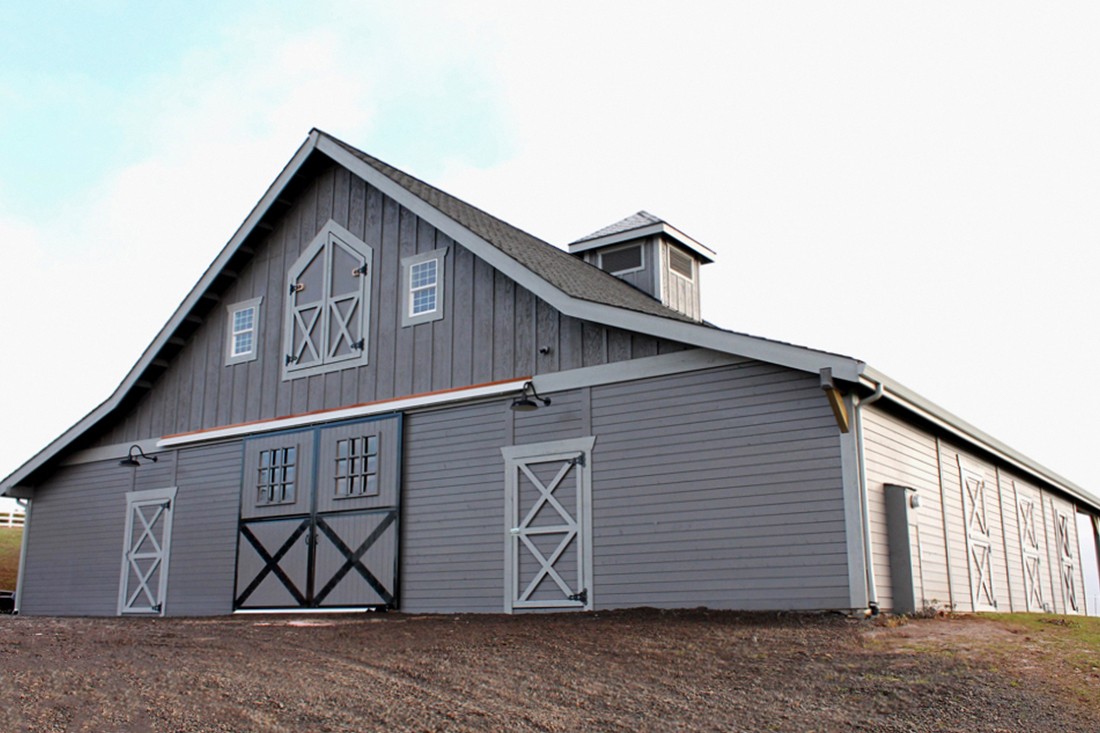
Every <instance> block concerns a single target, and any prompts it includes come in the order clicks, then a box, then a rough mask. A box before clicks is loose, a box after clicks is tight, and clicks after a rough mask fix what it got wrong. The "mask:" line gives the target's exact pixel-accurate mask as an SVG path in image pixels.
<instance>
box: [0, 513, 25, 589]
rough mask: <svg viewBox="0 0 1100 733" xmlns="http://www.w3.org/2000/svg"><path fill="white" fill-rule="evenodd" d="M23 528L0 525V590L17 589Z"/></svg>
mask: <svg viewBox="0 0 1100 733" xmlns="http://www.w3.org/2000/svg"><path fill="white" fill-rule="evenodd" d="M22 543H23V530H22V529H13V528H10V527H0V590H15V581H16V579H17V578H18V577H19V549H20V547H21V546H22Z"/></svg>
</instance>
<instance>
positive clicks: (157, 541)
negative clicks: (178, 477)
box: [118, 488, 176, 616]
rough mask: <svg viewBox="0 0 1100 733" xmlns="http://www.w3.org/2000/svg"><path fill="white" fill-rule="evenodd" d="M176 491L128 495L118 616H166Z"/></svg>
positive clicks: (144, 492) (154, 491) (156, 490)
mask: <svg viewBox="0 0 1100 733" xmlns="http://www.w3.org/2000/svg"><path fill="white" fill-rule="evenodd" d="M175 498H176V490H175V488H167V489H153V490H151V491H131V492H129V493H128V494H126V536H125V540H124V542H123V548H122V577H121V578H120V579H119V589H118V613H119V615H120V616H121V615H123V614H157V615H161V616H163V615H164V599H165V596H166V595H167V592H168V558H169V557H171V554H172V553H171V549H172V514H173V512H174V510H175Z"/></svg>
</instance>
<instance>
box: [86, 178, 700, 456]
mask: <svg viewBox="0 0 1100 733" xmlns="http://www.w3.org/2000/svg"><path fill="white" fill-rule="evenodd" d="M330 217H331V218H333V219H334V220H335V221H336V222H337V223H338V224H340V225H342V226H344V227H346V228H347V229H348V230H349V231H351V232H352V233H353V234H355V235H356V236H358V237H360V238H361V239H363V240H364V241H365V242H366V243H367V244H368V245H370V246H371V247H372V248H374V257H375V260H374V263H373V274H372V282H373V287H372V289H371V301H372V302H371V308H370V312H371V323H370V336H369V338H368V348H369V351H370V356H369V364H368V365H367V366H363V367H358V368H350V369H344V370H340V371H334V372H329V373H327V374H321V375H315V376H309V377H299V378H296V379H292V380H289V381H283V380H282V378H281V377H282V364H283V330H284V322H283V321H284V308H285V301H286V294H285V292H284V291H285V289H286V273H287V270H288V268H289V267H290V266H291V265H292V264H293V263H294V261H295V260H296V259H297V258H298V257H299V255H300V254H301V252H302V250H303V249H304V248H305V247H306V246H307V245H308V244H309V242H310V241H311V240H312V239H313V237H314V236H315V235H316V233H317V231H318V230H319V229H320V228H321V227H322V226H323V225H324V224H325V223H326V222H327V221H328V219H329V218H330ZM442 247H447V248H448V253H447V257H446V272H445V280H444V301H445V302H444V306H445V313H444V317H443V318H442V319H441V320H438V321H433V322H430V323H421V324H417V325H415V326H410V327H402V326H401V313H400V302H401V298H400V292H399V289H398V288H399V287H400V285H399V284H400V275H401V259H402V258H403V257H408V256H410V255H414V254H420V253H424V252H430V251H432V250H435V249H438V248H442ZM258 296H263V303H262V304H261V307H260V308H261V314H260V315H261V320H260V332H259V334H258V343H259V346H258V348H259V354H260V355H259V358H258V359H256V360H255V361H251V362H246V363H240V364H234V365H230V366H226V365H225V355H224V349H225V327H226V317H227V315H226V309H225V308H224V305H225V304H232V303H238V302H242V301H246V300H249V299H251V298H255V297H258ZM221 301H222V302H221V303H220V304H219V305H218V306H216V307H215V308H213V309H212V310H211V312H210V314H209V315H208V317H207V319H206V321H205V322H204V323H203V324H202V325H201V327H200V328H199V329H198V330H197V331H196V332H195V334H194V335H193V336H192V337H191V338H190V339H189V340H188V341H187V343H186V345H185V346H184V347H183V349H182V350H181V352H180V353H179V355H178V356H177V357H176V358H175V359H174V360H173V361H172V363H171V364H170V365H169V367H168V368H167V369H166V371H165V372H164V373H163V374H162V375H161V377H160V378H159V379H158V380H157V382H156V383H155V384H154V385H153V388H152V389H151V390H150V391H149V392H148V393H147V394H146V395H145V396H144V397H143V398H142V399H141V400H140V401H139V402H138V403H137V405H136V406H135V407H134V408H133V409H132V410H131V411H130V413H129V414H128V415H127V416H125V417H124V418H123V419H121V420H119V421H118V422H117V423H116V424H115V425H113V426H112V427H108V428H107V429H105V431H104V432H103V433H102V434H101V436H100V437H99V439H98V443H97V444H99V445H109V444H114V443H123V442H129V441H133V440H138V439H144V438H149V437H157V436H163V435H171V434H174V433H182V432H189V431H193V430H200V429H204V428H212V427H217V426H223V425H229V424H235V423H240V422H246V421H253V420H263V419H270V418H274V417H279V416H284V415H289V414H295V413H300V412H306V411H312V410H322V409H331V408H336V407H342V406H345V405H350V404H357V403H361V402H371V401H375V400H384V399H391V398H395V397H402V396H406V395H410V394H418V393H423V392H430V391H434V390H441V389H449V388H453V387H464V386H469V385H473V384H481V383H485V382H491V381H496V380H503V379H511V378H514V377H520V376H527V375H533V374H541V373H547V372H554V371H559V370H564V369H572V368H576V367H581V366H592V365H596V364H605V363H608V362H613V361H622V360H626V359H631V358H635V357H638V356H649V355H652V354H657V353H666V352H669V351H677V350H680V349H682V348H684V347H683V346H682V345H680V344H676V343H673V342H666V341H658V340H656V339H653V338H650V337H648V336H643V335H640V334H631V333H629V332H626V331H620V330H617V329H612V328H605V327H603V326H599V325H596V324H592V323H586V322H581V321H579V320H577V319H574V318H570V317H567V316H564V315H562V314H561V313H560V312H559V311H557V310H556V309H554V308H552V307H550V306H548V305H547V304H546V303H544V302H542V301H539V300H538V299H537V298H535V297H534V295H532V294H531V292H530V291H528V290H526V289H524V288H521V287H518V286H517V285H516V284H515V283H514V282H513V281H512V280H510V279H508V278H506V277H505V276H503V275H501V274H500V273H499V272H497V271H495V270H494V269H493V268H491V267H490V266H489V265H487V264H486V263H485V262H484V261H481V260H479V259H477V258H476V257H474V255H473V254H472V253H471V252H470V251H469V250H467V249H465V248H464V247H462V246H460V245H458V244H456V243H455V242H453V241H452V240H451V239H450V238H448V237H447V236H446V235H444V234H442V233H440V232H439V231H437V230H436V229H435V228H433V227H431V226H429V225H428V224H426V223H425V222H423V221H421V220H420V219H418V218H417V217H416V216H414V215H413V214H412V213H410V212H409V211H408V210H406V209H404V208H403V207H401V206H399V205H398V204H396V203H395V202H394V201H393V200H391V199H389V198H387V197H385V196H383V195H382V194H381V193H380V192H378V191H377V190H376V189H374V188H372V187H370V186H367V184H366V183H364V182H363V181H362V180H361V179H359V178H357V177H355V176H353V175H351V174H350V173H348V172H347V171H346V170H344V169H342V168H335V169H333V170H330V171H328V172H326V173H323V174H321V175H320V176H319V177H318V178H317V179H316V181H315V182H314V183H313V184H312V185H310V186H309V187H308V188H306V189H305V190H304V191H303V192H302V193H301V194H300V195H299V196H298V197H297V198H296V199H295V200H294V201H293V202H291V205H290V206H289V208H288V209H287V211H286V213H285V214H284V215H283V216H282V217H281V218H279V219H276V220H275V221H274V228H273V229H272V231H271V232H270V233H269V234H268V235H267V237H266V238H265V239H264V241H263V242H262V243H260V244H259V245H258V246H257V248H256V254H255V256H254V257H253V258H252V260H251V261H250V262H249V263H248V264H247V266H245V267H244V268H242V270H241V272H239V273H237V279H236V281H235V282H234V284H233V285H232V286H230V287H229V288H228V289H227V290H226V292H224V293H223V294H222V296H221ZM540 349H548V352H547V353H545V354H543V353H540Z"/></svg>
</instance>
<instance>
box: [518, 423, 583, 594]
mask: <svg viewBox="0 0 1100 733" xmlns="http://www.w3.org/2000/svg"><path fill="white" fill-rule="evenodd" d="M595 441H596V439H595V438H577V439H573V440H558V441H553V442H550V443H538V444H535V445H520V446H512V447H508V448H503V449H501V452H502V453H503V455H504V465H505V479H504V486H505V492H504V516H505V522H506V524H507V528H506V529H507V533H508V534H507V541H506V550H505V558H504V566H505V601H504V608H505V611H508V612H512V611H515V610H517V609H528V608H529V609H538V608H557V609H563V608H576V609H591V608H592V550H591V547H592V460H591V457H592V446H593V444H594V443H595Z"/></svg>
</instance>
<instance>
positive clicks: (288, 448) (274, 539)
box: [234, 416, 401, 609]
mask: <svg viewBox="0 0 1100 733" xmlns="http://www.w3.org/2000/svg"><path fill="white" fill-rule="evenodd" d="M400 441H401V420H400V416H389V417H386V418H380V419H374V420H367V421H361V422H357V423H352V424H346V425H338V426H333V427H325V428H311V429H307V430H300V431H294V432H288V433H281V434H277V435H272V436H265V437H263V438H257V439H254V440H250V441H248V442H247V443H246V445H245V478H244V481H243V485H242V495H241V521H240V532H239V536H238V542H237V590H236V598H235V601H234V606H235V608H237V609H287V608H303V609H305V608H367V607H388V608H395V607H396V606H397V561H398V557H397V548H398V523H397V520H398V484H399V475H398V474H399V468H400V466H399V460H400V455H401V451H400Z"/></svg>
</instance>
